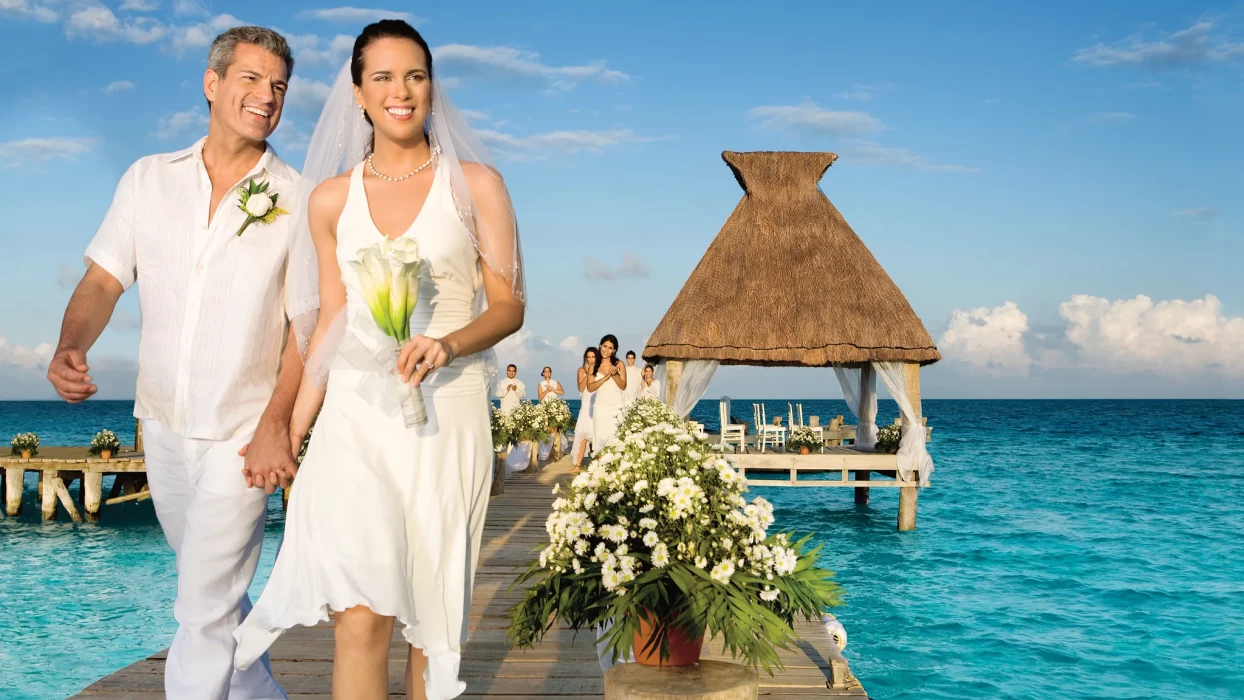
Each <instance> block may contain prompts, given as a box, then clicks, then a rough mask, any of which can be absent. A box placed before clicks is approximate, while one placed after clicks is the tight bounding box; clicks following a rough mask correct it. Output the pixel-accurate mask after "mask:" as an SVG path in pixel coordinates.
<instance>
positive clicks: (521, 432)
mask: <svg viewBox="0 0 1244 700" xmlns="http://www.w3.org/2000/svg"><path fill="white" fill-rule="evenodd" d="M510 420H512V421H514V431H513V432H512V433H511V434H510V436H511V440H512V441H513V442H544V441H545V440H547V439H548V437H549V425H548V423H547V422H545V417H544V411H543V410H542V409H541V408H540V407H539V406H537V405H536V404H533V403H532V402H530V401H523V402H521V403H519V404H518V407H517V408H515V409H514V410H513V411H510Z"/></svg>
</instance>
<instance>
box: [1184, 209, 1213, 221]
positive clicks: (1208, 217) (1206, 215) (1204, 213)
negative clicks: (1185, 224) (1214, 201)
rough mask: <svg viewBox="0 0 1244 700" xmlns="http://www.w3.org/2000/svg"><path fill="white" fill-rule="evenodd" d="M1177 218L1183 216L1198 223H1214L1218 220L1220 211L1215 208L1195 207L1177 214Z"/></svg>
mask: <svg viewBox="0 0 1244 700" xmlns="http://www.w3.org/2000/svg"><path fill="white" fill-rule="evenodd" d="M1175 216H1183V217H1186V218H1189V219H1196V220H1197V221H1213V220H1214V219H1217V218H1218V210H1217V209H1215V208H1213V207H1195V208H1193V209H1184V210H1183V211H1177V212H1175Z"/></svg>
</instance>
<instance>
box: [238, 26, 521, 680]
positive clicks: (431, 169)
mask: <svg viewBox="0 0 1244 700" xmlns="http://www.w3.org/2000/svg"><path fill="white" fill-rule="evenodd" d="M373 127H374V128H373ZM489 162H490V159H489V158H488V154H487V152H486V151H485V150H484V148H483V146H482V145H481V144H480V143H479V141H478V140H477V139H476V138H475V135H474V134H473V133H472V132H471V130H470V129H469V127H467V126H466V123H465V121H464V120H463V119H462V118H461V117H460V116H459V114H458V112H457V111H456V110H455V109H454V106H453V104H452V103H450V101H449V99H448V98H447V97H446V96H445V94H444V92H443V91H442V88H441V86H440V84H439V83H438V82H437V80H436V79H435V74H434V73H433V69H432V54H431V53H430V52H429V50H428V45H427V44H426V43H425V42H424V40H423V38H422V37H421V36H420V35H419V33H418V32H416V31H415V30H414V29H413V28H411V27H410V25H408V24H406V23H405V22H402V21H399V20H384V21H381V22H377V23H376V24H372V25H370V26H368V27H367V28H366V29H364V30H363V33H362V34H360V35H359V37H358V39H357V40H356V41H355V43H354V53H353V55H352V57H351V59H350V61H349V63H348V64H347V66H345V67H343V69H342V72H341V74H340V75H339V77H338V78H337V82H336V84H335V85H334V87H333V89H332V93H331V94H330V96H329V98H328V102H327V104H326V105H325V108H324V112H323V114H322V115H321V117H320V121H319V124H318V125H317V126H316V130H315V135H314V137H313V139H312V142H311V145H310V147H309V148H308V153H307V166H306V168H305V169H304V172H303V191H304V194H302V195H301V197H302V199H300V203H301V202H302V201H306V203H305V207H304V209H305V212H306V214H305V217H303V218H305V219H306V222H307V225H306V227H302V226H300V227H299V228H298V230H297V233H296V234H295V236H296V237H295V239H294V243H293V248H292V250H291V255H290V265H291V268H290V273H289V274H290V277H289V280H290V283H289V284H290V290H289V294H288V297H287V298H288V304H289V314H290V317H291V319H292V323H293V324H294V326H295V335H296V337H297V338H298V339H299V342H300V343H301V342H303V341H304V340H306V339H307V336H308V335H309V336H310V337H309V342H308V345H309V347H308V348H306V350H307V374H306V376H305V377H304V380H303V385H302V387H301V389H300V391H299V395H298V400H297V403H296V405H295V410H294V416H293V419H292V425H291V431H292V432H293V433H294V434H296V435H303V434H305V432H306V430H307V429H308V428H309V427H310V425H311V423H312V421H313V420H314V421H315V431H314V432H313V433H312V436H311V441H310V444H309V445H308V448H307V452H306V456H305V458H304V461H303V463H302V467H301V471H300V473H299V474H298V477H297V483H298V486H297V487H296V488H294V489H292V492H291V497H290V502H289V509H288V511H287V515H286V525H285V539H284V543H283V545H282V547H281V549H280V553H279V554H278V556H277V561H276V565H275V567H274V569H273V572H272V576H271V578H270V579H269V581H268V584H267V586H266V587H265V588H264V591H263V595H262V596H261V597H260V599H259V601H258V603H257V604H256V605H255V608H254V610H252V611H251V612H250V614H249V615H248V616H247V618H246V620H245V622H244V623H243V624H242V626H241V627H240V628H239V629H238V631H237V632H236V636H237V640H238V647H237V652H236V661H237V664H238V666H239V667H241V668H245V667H247V666H249V665H250V664H251V663H253V662H254V661H255V660H256V659H257V658H258V657H259V656H260V655H261V654H262V653H263V652H264V651H265V650H266V649H267V648H268V647H269V645H271V644H272V642H273V641H275V640H276V638H277V637H278V636H280V634H281V633H282V632H284V631H285V630H286V629H288V628H290V627H292V626H295V625H313V624H315V623H317V622H320V621H322V620H326V619H327V613H328V611H329V610H332V611H334V612H335V619H334V627H333V631H334V636H335V645H334V655H333V697H350V698H386V697H388V669H387V667H388V659H389V646H390V641H391V639H392V635H393V629H394V625H395V624H397V625H400V627H401V630H402V634H403V636H404V637H405V639H406V641H407V642H408V643H409V644H410V647H409V654H408V659H407V671H406V683H407V693H408V696H409V697H412V698H419V697H424V696H425V695H426V697H428V698H433V699H443V698H452V697H456V696H457V695H459V694H461V693H462V692H463V691H464V690H465V689H466V685H465V684H464V683H463V682H461V681H460V680H459V679H458V670H459V662H460V660H461V651H462V645H463V644H464V643H465V641H466V635H467V614H468V611H469V609H470V598H471V595H470V592H471V586H472V583H473V579H474V575H475V566H476V562H477V560H478V558H479V548H480V540H481V537H482V535H483V527H484V515H485V511H486V510H487V506H488V491H489V486H490V481H491V479H492V459H493V455H492V437H491V432H490V428H489V414H488V406H489V403H488V386H487V385H488V378H489V374H488V372H486V368H487V367H488V366H489V365H490V361H489V360H490V355H491V353H486V352H485V351H488V349H489V348H491V347H492V346H493V345H494V344H496V343H497V342H498V341H499V340H501V339H502V338H504V337H506V336H508V335H510V334H511V333H513V332H514V331H516V330H518V328H520V327H521V326H522V322H523V310H524V309H523V304H524V294H523V282H522V263H521V257H520V254H519V247H518V233H517V226H516V224H515V220H514V214H513V208H512V206H511V204H510V200H509V195H508V193H507V191H506V187H505V183H504V181H503V180H502V179H501V176H500V175H499V174H498V173H497V171H496V170H495V169H493V168H492V167H491V166H490V165H488V163H489ZM346 168H350V169H349V170H346ZM343 171H344V172H343ZM311 188H314V191H313V192H311V193H310V195H309V200H307V195H306V194H305V192H306V191H309V190H310V189H311ZM295 211H297V209H296V210H295ZM308 229H309V233H308V232H307V231H308ZM403 239H408V240H407V241H403ZM307 242H313V244H314V245H313V247H309V246H307V245H306V243H307ZM412 242H413V243H412ZM376 244H380V245H382V246H383V248H382V249H383V250H390V248H389V246H391V245H392V249H398V248H400V249H401V250H403V251H409V250H410V249H412V248H415V247H417V253H415V255H417V256H418V257H419V258H420V259H421V262H422V263H423V265H424V271H423V272H422V273H421V274H420V277H419V279H418V282H417V286H418V301H417V304H416V305H415V308H414V310H413V312H412V315H411V317H410V322H409V323H410V328H411V331H410V332H411V336H412V339H411V340H410V341H409V342H407V343H406V344H405V345H404V346H402V347H401V349H400V352H399V351H398V350H397V347H396V343H395V341H393V340H392V339H390V338H388V337H387V336H385V334H384V333H383V332H381V331H380V330H379V326H378V325H377V323H376V321H374V320H373V319H372V316H371V312H370V311H369V307H368V305H367V302H366V300H365V298H364V294H365V292H366V289H367V287H366V286H365V285H366V284H367V282H366V281H365V280H363V276H362V275H361V273H360V272H359V271H358V269H362V266H361V264H360V265H359V268H356V265H355V264H354V263H358V259H359V256H360V255H361V253H362V252H363V250H362V249H366V248H368V247H370V246H373V245H376ZM317 260H318V263H317V262H316V261H317ZM381 264H382V265H383V264H385V263H383V262H382V263H381ZM317 268H318V269H317ZM317 272H318V274H317ZM413 286H414V285H412V288H413ZM317 290H318V291H317ZM485 298H486V301H487V304H486V310H485V309H484V306H485V304H484V303H483V302H484V300H485ZM317 306H318V321H317V322H315V323H314V324H312V323H310V322H309V319H312V318H315V317H316V314H315V308H316V307H317ZM311 328H313V329H314V332H313V333H310V334H308V333H307V332H306V331H307V330H308V329H311ZM403 381H406V382H408V383H409V384H410V385H411V386H413V387H415V389H414V392H416V393H418V394H421V395H422V397H423V399H424V402H425V404H426V416H427V418H426V422H425V423H424V424H422V425H418V422H419V419H418V418H415V419H412V418H410V416H409V415H408V414H405V413H404V411H403V410H401V408H402V407H404V404H403V402H402V401H401V400H400V399H397V398H394V397H400V396H409V395H407V394H404V393H403V392H405V391H406V389H404V388H403V386H402V382H403ZM399 404H402V406H401V407H399ZM317 413H318V418H316V415H317ZM412 424H414V425H416V427H407V426H409V425H412Z"/></svg>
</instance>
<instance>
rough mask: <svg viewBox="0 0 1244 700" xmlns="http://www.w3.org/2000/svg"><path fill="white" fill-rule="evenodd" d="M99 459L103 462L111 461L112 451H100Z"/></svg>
mask: <svg viewBox="0 0 1244 700" xmlns="http://www.w3.org/2000/svg"><path fill="white" fill-rule="evenodd" d="M99 458H100V459H102V460H105V461H107V460H110V459H112V450H100V451H99Z"/></svg>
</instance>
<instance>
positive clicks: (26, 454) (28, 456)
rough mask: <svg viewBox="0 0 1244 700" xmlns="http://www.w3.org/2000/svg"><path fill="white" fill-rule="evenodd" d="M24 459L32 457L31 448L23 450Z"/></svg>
mask: <svg viewBox="0 0 1244 700" xmlns="http://www.w3.org/2000/svg"><path fill="white" fill-rule="evenodd" d="M22 459H30V450H22Z"/></svg>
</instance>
